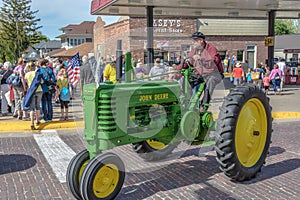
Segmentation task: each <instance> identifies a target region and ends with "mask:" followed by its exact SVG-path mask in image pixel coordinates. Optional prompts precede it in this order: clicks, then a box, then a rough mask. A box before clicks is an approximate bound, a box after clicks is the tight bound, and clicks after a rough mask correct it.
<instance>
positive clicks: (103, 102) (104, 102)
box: [97, 97, 117, 132]
mask: <svg viewBox="0 0 300 200" xmlns="http://www.w3.org/2000/svg"><path fill="white" fill-rule="evenodd" d="M98 102H99V105H98V106H97V107H98V129H99V130H100V131H103V132H114V131H116V130H117V127H116V122H115V118H114V116H115V114H116V98H104V97H100V98H99V101H98Z"/></svg>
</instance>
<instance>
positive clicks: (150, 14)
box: [147, 6, 154, 70]
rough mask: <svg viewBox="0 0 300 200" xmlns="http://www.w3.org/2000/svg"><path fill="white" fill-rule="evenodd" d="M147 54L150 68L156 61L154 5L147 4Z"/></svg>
mask: <svg viewBox="0 0 300 200" xmlns="http://www.w3.org/2000/svg"><path fill="white" fill-rule="evenodd" d="M147 45H148V48H147V56H148V60H147V61H148V62H147V63H148V70H150V68H151V67H152V63H153V61H154V49H153V6H147Z"/></svg>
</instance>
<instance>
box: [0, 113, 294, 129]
mask: <svg viewBox="0 0 300 200" xmlns="http://www.w3.org/2000/svg"><path fill="white" fill-rule="evenodd" d="M272 117H273V118H274V119H300V112H272ZM213 118H214V120H216V119H218V114H214V115H213ZM30 124H31V122H30V121H26V122H23V121H22V122H20V121H10V122H0V132H34V133H39V132H40V131H41V130H57V129H62V130H64V129H66V130H67V129H76V128H84V122H83V121H71V120H70V121H52V122H49V123H41V124H40V126H36V128H37V130H31V129H30Z"/></svg>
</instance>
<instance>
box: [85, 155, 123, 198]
mask: <svg viewBox="0 0 300 200" xmlns="http://www.w3.org/2000/svg"><path fill="white" fill-rule="evenodd" d="M124 179H125V166H124V163H123V162H122V160H121V159H120V158H119V157H118V156H117V155H116V154H113V153H106V154H99V155H97V156H96V157H94V158H93V159H92V160H91V161H90V162H89V164H88V165H87V166H86V167H85V169H84V171H83V174H82V177H81V180H80V193H81V196H82V197H83V199H85V200H100V199H101V200H110V199H114V198H115V197H116V196H117V195H118V193H119V192H120V191H121V189H122V185H123V183H124Z"/></svg>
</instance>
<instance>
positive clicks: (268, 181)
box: [0, 121, 300, 200]
mask: <svg viewBox="0 0 300 200" xmlns="http://www.w3.org/2000/svg"><path fill="white" fill-rule="evenodd" d="M299 123H300V121H276V122H274V125H273V128H274V133H273V138H272V141H273V143H272V145H271V148H270V154H269V157H268V158H267V163H266V166H265V167H264V168H263V169H262V172H261V173H259V175H258V176H257V177H256V178H255V179H253V180H251V181H247V182H244V183H234V182H231V181H230V180H228V179H227V177H225V176H224V175H223V173H221V172H220V171H219V169H218V167H217V162H216V160H215V153H214V151H211V148H203V149H204V150H203V149H201V152H202V153H201V154H200V156H199V147H198V146H192V147H190V148H188V149H186V151H185V152H184V153H182V152H181V150H183V149H185V148H186V146H184V145H183V147H182V148H183V149H179V150H176V151H177V152H176V151H175V153H174V154H173V155H172V156H171V158H169V159H167V160H166V161H163V162H159V163H147V162H144V161H142V160H141V159H140V158H139V157H137V155H136V154H135V153H133V152H132V150H131V147H130V146H129V145H127V146H124V147H120V148H115V149H114V150H113V151H114V152H116V153H117V154H118V155H119V156H120V157H121V158H122V160H123V161H124V162H125V165H126V171H127V173H126V179H125V183H124V185H123V188H122V190H121V192H120V194H119V196H118V197H117V199H120V200H122V199H295V200H296V199H299V198H300V187H299V185H300V181H299V178H300V168H299V166H300V149H299V148H298V141H299V139H298V127H299ZM80 132H81V131H80V130H79V133H77V132H76V131H59V136H60V138H61V139H62V140H63V141H64V142H65V143H66V144H68V146H70V148H71V149H72V150H73V151H75V152H79V151H80V150H82V149H84V141H83V140H82V136H81V133H80ZM20 134H22V133H19V135H17V134H14V135H13V136H12V135H10V136H9V137H2V138H1V139H0V144H1V146H0V153H1V155H0V158H1V159H0V166H1V168H0V174H1V176H0V197H1V198H0V199H12V200H15V199H39V200H40V199H64V200H65V199H73V197H72V196H71V194H70V193H69V191H68V189H67V186H66V183H60V182H59V180H58V178H57V177H56V176H55V173H54V172H53V170H52V168H51V167H50V164H49V163H48V162H47V160H46V159H45V157H44V155H43V153H42V152H41V150H40V148H39V146H38V145H37V143H36V141H35V139H34V138H33V137H32V135H27V136H26V135H25V136H24V137H22V136H20ZM178 151H179V152H178ZM125 158H126V159H125ZM66 167H67V166H66Z"/></svg>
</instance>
